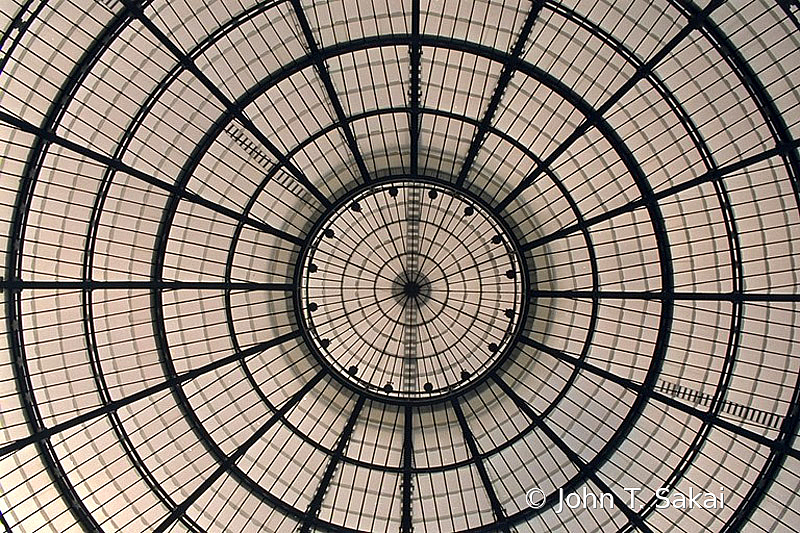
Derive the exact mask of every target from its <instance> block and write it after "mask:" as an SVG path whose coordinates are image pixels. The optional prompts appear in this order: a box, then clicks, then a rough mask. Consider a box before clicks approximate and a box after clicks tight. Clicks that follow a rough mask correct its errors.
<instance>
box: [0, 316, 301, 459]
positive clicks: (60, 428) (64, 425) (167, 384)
mask: <svg viewBox="0 0 800 533" xmlns="http://www.w3.org/2000/svg"><path fill="white" fill-rule="evenodd" d="M299 336H300V331H297V330H296V331H292V332H289V333H285V334H283V335H281V336H279V337H275V338H274V339H271V340H269V341H267V342H262V343H259V344H256V345H255V346H251V347H250V348H247V349H245V350H241V351H239V352H236V353H233V354H230V355H227V356H225V357H221V358H219V359H217V360H215V361H212V362H211V363H208V364H205V365H203V366H201V367H198V368H195V369H192V370H189V371H187V372H184V373H183V374H179V375H177V376H175V377H173V378H171V379H167V380H165V381H162V382H160V383H157V384H155V385H151V386H149V387H146V388H144V389H142V390H140V391H139V392H136V393H133V394H130V395H128V396H125V397H123V398H120V399H118V400H112V401H110V402H109V403H107V404H106V405H103V406H102V407H97V408H95V409H91V410H89V411H86V412H85V413H83V414H81V415H78V416H76V417H75V418H71V419H69V420H65V421H64V422H59V423H58V424H55V425H53V426H50V427H47V428H43V429H41V430H39V431H37V432H35V433H32V434H31V435H28V436H27V437H22V438H20V439H17V440H15V441H12V442H10V443H8V444H5V445H3V446H0V457H4V456H6V455H8V454H10V453H14V452H16V451H19V450H21V449H22V448H24V447H25V446H28V445H30V444H33V443H36V442H40V441H43V440H45V439H49V438H50V437H52V436H53V435H56V434H58V433H62V432H64V431H67V430H69V429H72V428H74V427H76V426H79V425H81V424H85V423H86V422H89V421H91V420H94V419H95V418H98V417H101V416H104V415H106V414H107V413H110V412H112V411H117V410H119V409H120V408H122V407H126V406H128V405H131V404H133V403H136V402H138V401H141V400H144V399H145V398H147V397H149V396H152V395H153V394H157V393H159V392H162V391H165V390H168V389H169V388H171V387H174V386H176V385H180V384H182V383H186V382H187V381H191V380H193V379H196V378H198V377H200V376H202V375H204V374H207V373H209V372H213V371H214V370H216V369H218V368H222V367H224V366H227V365H229V364H231V363H235V362H237V361H240V360H241V359H244V358H246V357H251V356H253V355H256V354H258V353H261V352H263V351H264V350H267V349H269V348H272V347H275V346H279V345H280V344H282V343H284V342H286V341H289V340H291V339H294V338H297V337H299Z"/></svg>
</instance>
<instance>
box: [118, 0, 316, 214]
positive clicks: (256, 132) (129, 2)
mask: <svg viewBox="0 0 800 533" xmlns="http://www.w3.org/2000/svg"><path fill="white" fill-rule="evenodd" d="M120 2H122V3H123V4H124V5H125V6H126V8H127V9H129V10H130V11H131V12H132V13H133V14H134V16H135V17H136V18H137V19H138V20H139V22H141V23H142V25H143V26H144V27H145V28H147V30H148V31H149V32H150V33H151V34H153V36H154V37H155V38H156V39H157V40H158V41H159V42H160V43H161V44H162V45H163V46H164V47H165V48H166V49H167V50H169V52H170V53H171V54H172V55H173V56H175V58H176V59H177V60H178V62H179V63H180V64H181V65H182V66H183V68H185V69H186V70H187V71H189V72H191V73H192V75H194V77H195V78H197V80H198V81H200V83H201V84H203V86H204V87H205V88H206V90H207V91H208V92H209V93H211V94H212V95H213V96H214V97H215V98H216V99H217V100H218V101H219V102H220V103H221V104H222V106H223V107H224V108H225V110H226V111H227V112H228V113H230V114H231V115H232V116H234V117H235V118H236V119H237V120H238V121H239V122H240V123H241V124H242V125H243V126H244V127H245V129H246V130H247V131H248V132H250V134H251V135H253V136H254V137H255V138H256V139H258V141H259V142H260V143H261V144H262V145H264V147H265V148H266V149H267V150H268V151H269V152H270V153H272V155H273V156H274V157H275V158H276V159H277V160H278V161H280V162H281V164H283V166H284V167H286V169H287V170H288V171H289V172H291V173H292V175H294V177H295V178H296V179H297V180H298V181H299V182H300V183H302V184H303V185H304V186H305V187H306V189H308V190H309V191H310V192H311V194H313V195H314V196H315V197H316V198H317V200H318V201H319V202H320V203H321V204H322V205H323V206H325V207H326V208H330V206H331V202H330V200H328V198H327V197H326V196H325V195H324V194H323V193H322V191H320V190H319V189H318V188H317V186H316V185H314V184H313V183H311V181H310V180H309V179H308V177H307V176H306V175H305V174H303V172H301V171H300V169H299V168H297V166H296V165H295V164H294V163H292V162H291V161H290V160H289V159H288V158H287V157H286V156H285V155H284V154H283V152H282V151H281V150H280V149H279V148H278V147H277V146H275V144H274V143H273V142H272V141H270V140H269V139H268V138H267V136H266V135H265V134H264V132H262V131H261V130H260V129H259V128H258V127H256V125H255V124H254V123H253V121H252V120H251V119H250V118H249V117H248V116H247V115H246V114H245V112H244V109H242V108H241V107H239V106H237V105H235V104H234V103H233V102H232V101H231V100H230V99H229V98H228V97H227V96H225V93H224V92H222V90H221V89H220V88H219V87H217V85H216V84H215V83H214V82H213V81H211V79H210V78H209V77H208V76H206V74H205V73H204V72H203V71H202V70H200V67H198V66H197V63H196V62H195V61H194V59H192V58H191V57H190V56H189V55H188V54H186V53H184V52H183V50H181V48H180V47H179V46H178V45H177V44H175V43H174V42H173V41H172V39H170V38H169V37H168V36H167V35H166V34H165V33H164V32H163V31H161V29H160V28H159V27H158V26H156V25H155V23H154V22H153V21H152V20H150V18H149V17H148V16H147V15H146V14H145V13H144V8H143V7H142V5H141V4H140V3H139V2H136V1H134V0H120Z"/></svg>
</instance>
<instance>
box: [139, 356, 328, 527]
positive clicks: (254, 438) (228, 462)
mask: <svg viewBox="0 0 800 533" xmlns="http://www.w3.org/2000/svg"><path fill="white" fill-rule="evenodd" d="M325 373H326V372H325V370H320V371H319V372H317V373H316V375H314V377H312V378H311V379H310V380H309V381H308V382H307V383H306V384H305V385H303V387H302V388H300V390H298V391H297V392H296V393H294V394H293V395H292V397H291V398H289V399H288V400H287V401H286V402H285V403H284V404H283V405H281V406H280V408H278V410H277V411H275V412H274V413H272V415H270V417H269V418H268V419H267V420H266V421H265V422H264V423H263V424H262V425H261V426H260V427H259V428H258V429H257V430H255V431H254V432H253V434H252V435H250V437H248V439H247V440H246V441H244V442H243V443H242V444H240V445H239V446H238V447H237V448H236V450H235V451H234V452H233V453H232V454H230V455H229V456H228V457H227V458H226V459H225V461H223V462H222V463H221V464H220V465H219V466H217V468H216V469H215V470H214V471H213V472H212V473H211V474H210V475H209V476H208V477H206V478H205V479H204V480H203V482H202V483H201V484H200V485H199V486H198V487H197V488H196V489H194V490H193V491H192V493H191V494H190V495H189V496H188V497H187V498H186V499H185V500H183V501H182V502H181V503H180V504H179V505H178V506H177V507H175V508H174V509H173V510H172V511H171V512H170V513H169V515H167V517H166V518H165V519H164V520H163V521H162V522H161V523H160V524H159V525H158V526H157V527H156V528H155V530H154V531H155V533H164V532H165V531H167V529H169V528H170V527H171V526H172V525H173V524H174V523H175V522H176V521H177V520H178V519H179V518H180V517H181V516H183V514H184V513H186V511H187V510H188V509H189V507H191V506H192V504H194V503H195V502H196V501H197V500H198V499H199V498H200V496H202V495H203V493H205V492H206V491H207V490H208V489H210V488H211V486H212V485H213V484H214V483H216V482H217V480H218V479H219V478H220V477H222V474H224V473H226V472H227V471H228V470H230V468H231V467H232V466H233V465H234V464H236V463H237V462H238V461H239V459H241V458H242V457H244V454H246V453H247V451H248V450H249V449H250V448H252V447H253V446H254V445H255V444H256V443H257V442H258V441H259V440H261V438H262V437H264V435H266V434H267V432H268V431H269V430H270V429H271V428H272V426H274V425H275V424H276V423H277V422H278V421H280V419H281V418H283V417H284V416H286V414H287V413H288V412H289V411H290V410H292V408H294V406H295V405H297V404H298V403H299V402H300V400H302V399H303V397H304V396H305V395H306V394H308V393H309V392H310V391H311V389H313V388H314V387H316V385H317V383H319V381H320V380H321V379H322V377H323V376H324V375H325Z"/></svg>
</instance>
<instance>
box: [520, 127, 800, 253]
mask: <svg viewBox="0 0 800 533" xmlns="http://www.w3.org/2000/svg"><path fill="white" fill-rule="evenodd" d="M798 148H800V139H794V140H792V141H791V142H788V143H783V144H779V145H778V146H775V147H774V148H770V149H769V150H764V151H763V152H761V153H759V154H755V155H752V156H750V157H745V158H744V159H742V160H740V161H737V162H735V163H731V164H730V165H725V166H723V167H719V168H716V169H711V170H709V171H708V172H704V173H703V174H701V175H699V176H697V177H695V178H692V179H690V180H687V181H685V182H683V183H679V184H677V185H673V186H672V187H669V188H667V189H663V190H661V191H654V192H653V200H654V201H656V202H658V201H660V200H663V199H665V198H669V197H670V196H674V195H676V194H679V193H681V192H683V191H687V190H689V189H693V188H694V187H698V186H699V185H702V184H704V183H709V182H712V181H715V180H718V179H720V178H722V177H724V176H727V175H729V174H732V173H734V172H738V171H740V170H744V169H746V168H747V167H749V166H751V165H755V164H758V163H761V162H762V161H766V160H767V159H770V158H772V157H775V156H779V155H783V154H787V153H789V152H791V151H793V150H797V149H798ZM645 205H647V201H646V200H645V199H644V198H639V199H637V200H634V201H632V202H629V203H627V204H625V205H621V206H619V207H616V208H614V209H610V210H608V211H606V212H605V213H602V214H600V215H596V216H593V217H588V218H587V219H586V220H585V221H584V222H583V223H579V224H573V225H571V226H567V227H565V228H562V229H560V230H557V231H554V232H553V233H550V234H548V235H545V236H543V237H540V238H538V239H535V240H533V241H530V242H528V243H526V244H524V245H522V246H521V247H520V248H521V249H522V251H523V252H527V251H529V250H532V249H533V248H536V247H538V246H542V245H545V244H547V243H550V242H553V241H555V240H558V239H561V238H563V237H566V236H567V235H571V234H573V233H575V232H577V231H581V230H583V229H585V228H588V227H590V226H594V225H596V224H600V223H602V222H606V221H608V220H611V219H612V218H614V217H618V216H620V215H623V214H625V213H631V212H633V211H635V210H637V209H640V208H642V207H644V206H645Z"/></svg>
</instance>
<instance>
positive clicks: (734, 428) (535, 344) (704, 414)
mask: <svg viewBox="0 0 800 533" xmlns="http://www.w3.org/2000/svg"><path fill="white" fill-rule="evenodd" d="M520 340H521V341H522V342H523V343H524V344H527V345H528V346H531V347H532V348H536V349H537V350H539V351H541V352H544V353H546V354H548V355H551V356H553V357H555V358H556V359H558V360H560V361H563V362H565V363H568V364H570V365H572V366H575V367H577V368H580V369H581V370H584V371H586V372H589V373H590V374H594V375H595V376H598V377H600V378H604V379H607V380H609V381H611V382H613V383H616V384H617V385H621V386H622V387H624V388H626V389H628V390H630V391H632V392H635V393H637V394H640V395H644V396H645V397H647V398H651V399H653V400H657V401H658V402H660V403H663V404H665V405H667V406H669V407H674V408H675V409H678V410H679V411H682V412H684V413H686V414H688V415H691V416H693V417H695V418H698V419H700V420H702V421H704V422H706V423H708V424H710V425H713V426H716V427H718V428H721V429H724V430H726V431H730V432H731V433H735V434H736V435H739V436H741V437H744V438H746V439H749V440H752V441H753V442H756V443H758V444H761V445H763V446H768V447H770V448H777V449H784V448H785V446H784V445H783V443H781V442H779V441H776V440H773V439H770V438H769V437H765V436H764V435H761V434H759V433H756V432H754V431H751V430H749V429H746V428H744V427H742V426H739V425H736V424H734V423H732V422H730V421H728V420H725V419H723V418H720V417H719V416H718V415H714V414H712V413H709V412H708V411H704V410H702V409H698V408H696V407H694V406H692V405H688V404H685V403H683V402H681V401H679V400H677V399H676V398H673V397H672V396H669V395H666V394H663V393H661V392H658V391H656V390H654V389H652V388H649V387H647V386H645V385H644V384H642V383H638V382H636V381H633V380H632V379H629V378H625V377H622V376H619V375H617V374H615V373H613V372H611V371H610V370H605V369H603V368H600V367H598V366H596V365H594V364H592V363H590V362H588V361H585V360H581V359H579V358H577V357H575V356H574V355H570V354H568V353H566V352H563V351H561V350H558V349H556V348H551V347H550V346H547V345H545V344H542V343H541V342H539V341H536V340H533V339H531V338H530V337H526V336H523V337H521V338H520ZM787 453H789V454H790V455H792V456H793V457H796V458H798V459H800V451H799V450H795V449H790V450H789V451H788V452H787Z"/></svg>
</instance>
